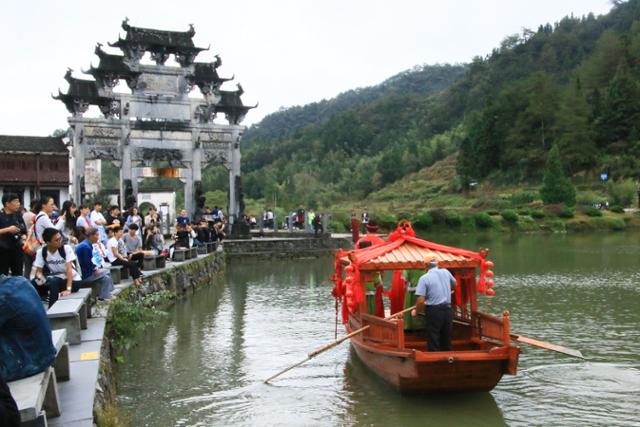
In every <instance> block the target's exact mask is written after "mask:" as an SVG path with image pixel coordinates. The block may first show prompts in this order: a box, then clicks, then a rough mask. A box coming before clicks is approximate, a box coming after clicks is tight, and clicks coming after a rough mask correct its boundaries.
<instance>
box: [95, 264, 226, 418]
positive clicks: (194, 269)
mask: <svg viewBox="0 0 640 427" xmlns="http://www.w3.org/2000/svg"><path fill="white" fill-rule="evenodd" d="M224 266H225V256H224V254H223V253H212V254H209V255H207V256H205V257H201V258H198V259H194V260H190V261H186V262H183V263H180V264H177V265H176V264H173V265H172V264H169V266H168V268H166V269H163V270H160V271H158V272H153V273H152V274H149V275H148V276H145V277H144V279H143V284H142V286H140V287H137V286H135V285H131V286H129V287H127V288H126V289H124V290H122V291H121V292H120V293H119V294H118V295H117V296H116V297H115V298H114V301H112V302H111V304H109V308H108V315H107V325H106V330H105V335H104V337H103V339H102V347H101V354H100V372H99V374H98V388H97V391H96V396H95V400H94V414H100V413H102V411H103V409H104V408H106V407H108V406H112V405H113V404H114V403H115V397H116V378H117V376H116V375H115V372H114V363H115V360H116V356H117V352H118V348H116V345H117V344H116V343H117V342H118V340H117V339H114V338H115V337H114V333H115V331H114V327H113V326H114V323H115V322H114V316H117V315H118V314H116V313H118V312H119V311H118V304H123V303H127V304H128V303H131V305H130V307H134V308H130V309H129V310H134V309H135V303H136V302H138V301H141V300H144V299H145V297H147V296H150V295H154V294H162V295H163V298H158V300H157V305H158V306H162V308H166V306H167V305H168V304H170V303H171V302H173V301H175V300H177V299H180V298H184V297H187V296H189V295H191V294H193V293H194V292H195V290H196V289H197V288H200V287H204V286H219V285H220V284H222V281H223V272H224ZM147 300H148V299H147ZM155 308H160V307H144V309H155ZM120 320H122V319H120Z"/></svg>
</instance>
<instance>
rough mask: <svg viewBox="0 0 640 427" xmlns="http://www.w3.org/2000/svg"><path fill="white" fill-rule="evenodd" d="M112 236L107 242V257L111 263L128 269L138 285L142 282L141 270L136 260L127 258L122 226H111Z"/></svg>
mask: <svg viewBox="0 0 640 427" xmlns="http://www.w3.org/2000/svg"><path fill="white" fill-rule="evenodd" d="M112 230H113V236H112V237H111V238H110V239H109V241H108V242H107V258H108V259H109V262H110V263H111V265H121V266H123V267H124V268H128V269H129V273H131V278H132V279H133V283H135V284H136V285H137V286H140V284H141V283H142V279H141V277H142V272H140V267H139V266H138V263H137V262H136V261H133V260H131V259H129V258H127V248H126V245H125V244H124V242H123V241H122V234H123V233H124V232H123V230H122V227H120V226H119V225H118V226H116V227H113V228H112Z"/></svg>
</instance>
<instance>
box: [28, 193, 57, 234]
mask: <svg viewBox="0 0 640 427" xmlns="http://www.w3.org/2000/svg"><path fill="white" fill-rule="evenodd" d="M41 203H42V205H41V207H40V209H39V212H38V214H37V215H36V217H35V219H34V220H33V221H34V224H35V227H34V228H35V237H36V239H38V241H39V242H40V243H42V244H44V239H43V238H42V233H44V230H45V229H47V228H55V229H56V230H58V231H59V230H61V229H62V228H64V222H65V215H62V216H61V217H60V218H59V219H58V222H56V224H55V225H53V222H51V218H50V217H51V214H52V213H53V211H54V210H55V208H56V204H55V202H54V200H53V197H49V196H44V197H43V198H42V200H41Z"/></svg>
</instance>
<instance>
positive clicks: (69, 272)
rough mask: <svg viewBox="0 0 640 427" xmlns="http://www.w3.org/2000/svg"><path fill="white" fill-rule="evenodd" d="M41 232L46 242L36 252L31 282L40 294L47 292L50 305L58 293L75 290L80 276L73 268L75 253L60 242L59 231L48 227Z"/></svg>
mask: <svg viewBox="0 0 640 427" xmlns="http://www.w3.org/2000/svg"><path fill="white" fill-rule="evenodd" d="M42 234H43V236H42V237H43V239H44V241H45V243H46V244H45V246H43V247H42V248H41V249H39V250H38V251H37V252H36V260H35V262H34V263H33V265H34V266H35V267H36V276H35V278H34V279H33V280H32V281H31V283H32V284H33V285H34V286H35V288H36V290H37V291H38V293H39V294H40V296H45V295H47V294H48V296H49V307H51V306H52V305H53V304H54V303H55V302H56V301H57V300H58V297H59V296H60V295H63V296H64V295H69V293H71V292H77V291H78V288H79V287H80V282H81V280H82V278H81V276H80V273H78V271H77V270H76V268H75V261H76V254H75V252H74V251H73V249H71V247H70V246H69V245H63V244H62V234H60V231H58V230H56V229H55V228H51V227H50V228H46V229H45V230H44V231H43V232H42Z"/></svg>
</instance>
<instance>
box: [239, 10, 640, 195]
mask: <svg viewBox="0 0 640 427" xmlns="http://www.w3.org/2000/svg"><path fill="white" fill-rule="evenodd" d="M445 67H446V66H445ZM409 74H410V73H409ZM431 75H432V76H433V75H436V74H433V73H432V74H431ZM398 79H399V80H402V75H400V77H398V78H392V79H390V80H389V81H387V82H385V83H383V84H382V85H380V86H379V87H375V88H369V89H362V90H359V91H354V93H351V92H348V93H346V94H343V95H342V96H343V97H344V98H340V97H338V98H335V99H333V100H329V101H322V102H320V103H315V104H311V105H309V106H305V107H296V108H293V109H289V110H285V111H282V112H278V113H274V114H272V115H271V116H268V117H267V118H265V119H264V120H263V122H261V123H260V124H258V125H257V126H255V127H254V129H252V130H250V131H249V132H248V133H247V137H248V139H249V143H248V144H246V146H245V148H244V151H243V171H244V175H245V178H244V183H245V186H244V190H245V192H246V194H247V196H249V197H251V198H254V199H259V198H266V199H268V200H272V199H277V200H278V203H279V204H280V205H283V206H287V205H297V204H299V203H302V204H305V205H314V204H319V205H324V206H326V205H330V204H332V203H335V202H336V201H339V200H360V199H363V198H365V197H366V196H367V195H368V194H369V193H371V192H373V191H376V190H379V189H380V188H382V187H384V186H386V185H387V184H390V183H392V182H394V181H396V180H399V179H401V178H403V177H405V176H406V175H407V174H410V173H412V172H415V171H417V170H419V169H421V168H424V167H426V166H429V165H431V164H433V163H434V162H435V161H437V160H440V159H442V158H444V157H445V156H447V155H449V154H451V153H454V152H458V156H457V171H458V176H457V178H456V182H457V184H458V188H460V189H463V188H464V187H465V184H467V183H469V182H470V181H472V180H487V179H489V180H493V181H497V182H500V181H502V182H539V180H540V179H541V172H542V167H543V165H544V163H545V160H546V155H547V152H548V151H549V150H550V149H551V147H552V146H553V145H557V146H558V148H559V150H560V153H561V158H562V161H563V164H564V167H565V169H566V172H567V173H568V174H569V175H576V174H580V175H587V176H589V175H593V174H594V173H599V172H600V171H608V172H609V173H610V175H611V176H612V177H614V178H618V177H634V178H638V177H640V161H639V160H638V159H639V157H638V156H639V155H640V133H639V131H640V0H630V1H628V2H620V1H618V2H615V3H614V5H613V9H612V10H611V12H610V13H609V14H607V15H605V16H600V17H597V18H596V17H595V16H593V15H588V16H585V17H580V18H578V17H566V18H564V19H562V20H561V21H560V22H558V23H555V24H554V25H550V24H546V25H541V26H540V27H539V28H538V29H536V30H525V31H524V32H523V33H522V34H518V35H512V36H509V37H506V38H505V39H504V41H503V42H502V43H501V45H500V46H499V47H497V48H496V49H494V51H493V52H492V53H491V54H490V55H488V56H487V57H484V58H481V57H476V58H474V59H473V61H472V63H471V64H469V65H468V66H467V67H465V71H464V74H463V75H462V76H461V77H460V78H458V79H457V80H455V81H453V82H451V80H449V81H445V80H442V79H441V80H439V81H440V84H441V86H440V87H438V88H437V89H442V88H444V89H443V90H440V91H438V90H437V89H435V86H434V85H430V87H429V88H427V87H426V86H427V85H428V83H430V82H432V80H429V78H425V79H424V82H425V83H420V82H418V81H414V83H415V84H411V85H409V84H405V83H403V84H394V81H396V80H398ZM448 83H450V84H448ZM423 85H424V86H423ZM391 88H393V89H391ZM358 94H364V95H363V97H362V98H358V96H356V95H358Z"/></svg>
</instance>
